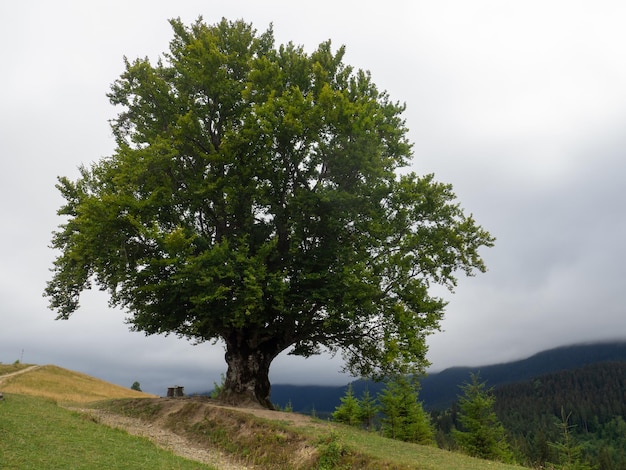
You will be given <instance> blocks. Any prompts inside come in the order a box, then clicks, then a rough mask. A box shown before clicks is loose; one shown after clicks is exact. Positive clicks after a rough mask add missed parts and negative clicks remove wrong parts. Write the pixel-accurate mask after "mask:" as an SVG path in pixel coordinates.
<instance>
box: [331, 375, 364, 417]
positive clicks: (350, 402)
mask: <svg viewBox="0 0 626 470" xmlns="http://www.w3.org/2000/svg"><path fill="white" fill-rule="evenodd" d="M332 417H333V421H337V422H338V423H344V424H348V425H350V426H360V425H361V422H362V411H361V403H360V401H359V399H358V398H356V397H355V396H354V392H353V390H352V384H349V385H348V387H347V388H346V393H345V395H344V396H343V397H342V398H341V405H339V406H338V407H337V408H335V411H334V412H333V414H332Z"/></svg>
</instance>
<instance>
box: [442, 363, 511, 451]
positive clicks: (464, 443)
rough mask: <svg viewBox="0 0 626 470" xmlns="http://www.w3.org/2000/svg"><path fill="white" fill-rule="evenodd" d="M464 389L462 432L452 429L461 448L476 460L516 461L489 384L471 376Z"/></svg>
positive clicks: (476, 376) (460, 411)
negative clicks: (496, 411) (495, 409)
mask: <svg viewBox="0 0 626 470" xmlns="http://www.w3.org/2000/svg"><path fill="white" fill-rule="evenodd" d="M461 389H462V390H463V396H461V397H460V400H459V408H460V410H459V418H458V419H459V423H460V424H461V429H453V430H452V436H453V437H454V439H455V441H456V442H457V444H458V445H459V447H460V448H461V449H463V450H464V451H465V452H467V453H468V454H469V455H472V456H474V457H480V458H483V459H491V460H502V461H505V462H507V461H511V460H513V454H512V452H511V450H510V448H509V445H508V443H507V441H506V435H505V430H504V426H502V423H501V422H500V421H499V420H498V417H497V416H496V413H495V411H494V404H495V397H494V396H493V393H492V390H493V389H487V388H486V382H480V377H479V374H472V375H471V382H470V383H467V382H466V383H465V384H464V385H462V386H461Z"/></svg>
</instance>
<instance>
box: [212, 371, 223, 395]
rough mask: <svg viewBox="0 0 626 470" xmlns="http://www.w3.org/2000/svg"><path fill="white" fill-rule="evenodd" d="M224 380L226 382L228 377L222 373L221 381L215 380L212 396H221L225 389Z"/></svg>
mask: <svg viewBox="0 0 626 470" xmlns="http://www.w3.org/2000/svg"><path fill="white" fill-rule="evenodd" d="M224 382H226V377H224V374H220V383H217V382H213V390H212V391H211V394H210V396H211V398H213V399H215V398H218V397H219V396H220V393H222V390H223V389H224Z"/></svg>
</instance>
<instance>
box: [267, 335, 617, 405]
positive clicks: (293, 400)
mask: <svg viewBox="0 0 626 470" xmlns="http://www.w3.org/2000/svg"><path fill="white" fill-rule="evenodd" d="M609 361H612V362H614V361H626V341H615V342H603V343H592V344H577V345H571V346H563V347H559V348H555V349H550V350H547V351H543V352H540V353H537V354H535V355H533V356H530V357H528V358H526V359H522V360H518V361H513V362H508V363H502V364H494V365H487V366H481V367H452V368H449V369H445V370H443V371H441V372H438V373H433V374H429V375H428V376H426V377H424V378H423V379H422V380H421V381H420V383H421V390H420V400H422V401H423V403H424V408H425V409H427V410H437V409H444V408H447V407H449V406H451V405H452V403H453V402H454V401H455V400H456V399H457V396H458V395H459V393H460V389H459V386H460V385H461V384H463V383H464V382H466V381H468V380H469V378H470V374H472V373H474V374H475V373H480V378H481V380H482V381H486V382H487V385H488V386H489V387H498V386H501V385H504V384H510V383H515V382H522V381H526V380H528V379H532V378H534V377H538V376H541V375H544V374H548V373H553V372H559V371H564V370H569V369H577V368H580V367H584V366H587V365H590V364H595V363H601V362H609ZM347 386H348V384H346V385H345V386H339V387H337V386H302V385H286V384H275V385H273V386H272V395H271V400H272V402H273V403H275V404H277V405H279V406H281V407H284V406H285V405H287V404H290V405H291V407H292V408H293V410H294V411H298V412H304V413H309V412H311V411H312V410H315V412H316V413H318V414H322V415H323V414H326V413H330V412H332V411H333V410H334V409H335V407H336V406H337V405H339V403H340V398H341V397H342V396H343V395H344V393H345V389H346V387H347ZM352 387H353V390H354V393H355V395H356V396H360V395H361V394H362V392H363V391H364V390H365V389H366V388H367V389H368V390H369V392H370V394H372V395H374V396H375V395H377V394H378V392H379V391H380V390H382V388H383V387H384V384H382V383H375V382H372V381H366V380H357V381H354V382H352Z"/></svg>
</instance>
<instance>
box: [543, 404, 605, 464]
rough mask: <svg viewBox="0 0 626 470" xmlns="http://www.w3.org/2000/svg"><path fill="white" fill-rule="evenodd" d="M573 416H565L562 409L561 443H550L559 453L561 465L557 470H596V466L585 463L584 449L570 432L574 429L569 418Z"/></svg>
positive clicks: (560, 424)
mask: <svg viewBox="0 0 626 470" xmlns="http://www.w3.org/2000/svg"><path fill="white" fill-rule="evenodd" d="M571 415H572V414H571V413H569V414H568V415H567V416H566V415H565V411H564V410H563V408H561V422H559V423H558V424H557V425H558V426H559V428H560V429H561V432H562V437H561V442H558V443H554V442H551V443H550V447H552V448H554V449H555V450H556V451H557V454H558V456H559V463H558V464H557V466H556V468H557V469H561V470H594V468H595V467H594V466H592V465H590V464H588V463H587V462H585V461H584V459H583V457H582V447H581V446H580V445H578V444H577V443H576V440H575V439H574V436H572V433H571V432H570V431H571V430H572V429H573V428H574V427H576V426H575V425H573V424H569V418H570V416H571Z"/></svg>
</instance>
